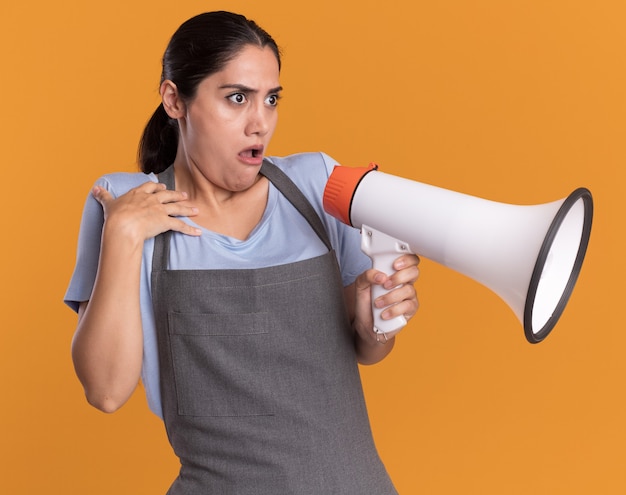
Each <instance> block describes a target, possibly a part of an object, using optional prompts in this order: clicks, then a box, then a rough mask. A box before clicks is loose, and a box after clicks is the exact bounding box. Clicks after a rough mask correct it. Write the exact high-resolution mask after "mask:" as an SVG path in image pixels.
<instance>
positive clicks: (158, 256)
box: [152, 160, 333, 270]
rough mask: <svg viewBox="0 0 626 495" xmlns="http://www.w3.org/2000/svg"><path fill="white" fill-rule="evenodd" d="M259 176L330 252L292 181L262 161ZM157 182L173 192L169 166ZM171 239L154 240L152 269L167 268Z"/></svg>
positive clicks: (169, 233)
mask: <svg viewBox="0 0 626 495" xmlns="http://www.w3.org/2000/svg"><path fill="white" fill-rule="evenodd" d="M260 173H261V175H263V176H265V177H267V179H268V180H269V181H270V182H271V183H272V184H274V186H275V187H276V189H278V190H279V191H280V192H281V193H282V195H283V196H285V198H287V199H288V200H289V202H290V203H291V204H292V205H293V206H294V207H295V208H296V210H298V211H299V212H300V214H301V215H302V216H303V217H304V218H305V220H306V221H307V222H308V223H309V225H310V226H311V228H312V229H313V230H314V231H315V233H316V234H317V236H318V237H319V238H320V240H321V241H322V242H323V243H324V245H325V246H326V248H327V249H328V250H329V251H332V249H333V246H332V244H331V242H330V239H329V237H328V233H327V232H326V229H325V228H324V224H323V223H322V220H321V219H320V216H319V215H318V214H317V212H316V211H315V209H314V208H313V206H312V205H311V203H310V202H309V200H308V199H307V198H306V196H305V195H304V194H302V191H300V189H298V186H296V185H295V184H294V183H293V181H292V180H291V179H290V178H289V177H288V176H287V174H285V172H283V171H282V170H281V169H279V168H278V167H277V166H276V165H274V164H273V163H271V162H269V161H268V160H263V165H262V166H261V170H260ZM158 179H159V182H162V183H163V184H165V186H166V187H167V189H170V190H174V187H175V184H174V167H173V166H170V167H168V168H167V169H165V170H164V171H163V172H161V173H160V174H159V175H158ZM171 237H172V231H171V230H168V231H167V232H163V233H162V234H159V235H158V236H157V237H156V238H155V240H154V253H153V255H152V269H153V270H154V269H158V267H163V268H167V265H168V260H169V254H170V238H171Z"/></svg>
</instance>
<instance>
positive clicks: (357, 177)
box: [323, 163, 378, 226]
mask: <svg viewBox="0 0 626 495" xmlns="http://www.w3.org/2000/svg"><path fill="white" fill-rule="evenodd" d="M372 170H378V165H376V164H375V163H370V164H369V165H368V166H367V167H342V166H341V165H335V168H334V169H333V171H332V173H331V174H330V177H329V178H328V182H327V183H326V189H324V198H323V204H324V210H326V213H328V214H330V215H332V216H333V217H335V218H337V219H339V220H341V221H342V222H343V223H345V224H348V225H351V226H352V222H351V221H350V207H351V206H352V198H353V197H354V193H355V191H356V189H357V187H358V186H359V183H360V182H361V180H362V179H363V177H365V175H367V174H368V173H369V172H371V171H372Z"/></svg>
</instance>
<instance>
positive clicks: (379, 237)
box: [361, 225, 414, 335]
mask: <svg viewBox="0 0 626 495" xmlns="http://www.w3.org/2000/svg"><path fill="white" fill-rule="evenodd" d="M361 250H362V251H363V252H364V253H365V254H366V255H368V256H369V257H370V258H371V260H372V268H374V269H376V270H378V271H380V272H383V273H384V274H385V275H391V274H392V273H393V272H394V271H395V270H394V268H393V263H394V261H395V260H396V259H397V258H398V257H399V256H400V255H402V254H414V253H413V252H412V251H411V248H410V246H409V245H408V244H407V243H406V242H403V241H401V240H399V239H396V238H394V237H391V236H389V235H387V234H385V233H383V232H380V231H379V230H376V229H373V228H371V227H368V226H367V225H362V226H361ZM394 288H395V287H394ZM389 290H393V289H389ZM389 290H387V289H385V288H384V287H383V286H382V285H373V286H372V312H373V315H374V332H376V333H383V334H385V335H386V334H387V333H390V332H396V331H398V330H400V329H402V328H403V327H404V326H405V325H406V324H407V321H406V318H405V317H404V316H403V315H400V316H396V317H395V318H392V319H390V320H383V319H382V317H381V313H382V312H383V311H384V310H385V309H386V308H377V307H376V306H374V301H375V300H376V299H377V298H379V297H381V296H384V295H385V294H386V293H387V292H389Z"/></svg>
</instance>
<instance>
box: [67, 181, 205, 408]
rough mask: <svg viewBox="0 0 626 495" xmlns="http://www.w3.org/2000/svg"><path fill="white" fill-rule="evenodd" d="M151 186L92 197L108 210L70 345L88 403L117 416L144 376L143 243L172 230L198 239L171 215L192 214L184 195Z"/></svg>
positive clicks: (99, 191) (99, 190) (97, 193)
mask: <svg viewBox="0 0 626 495" xmlns="http://www.w3.org/2000/svg"><path fill="white" fill-rule="evenodd" d="M164 187H165V186H164V185H162V184H156V183H154V182H147V183H145V184H143V185H141V186H139V187H137V188H135V189H132V190H130V191H129V192H128V193H126V194H124V195H123V196H120V197H119V198H117V199H113V197H112V196H111V194H110V193H109V192H108V191H106V190H105V189H103V188H100V187H96V188H94V191H93V195H94V197H95V198H96V199H97V200H98V201H99V202H100V203H101V204H102V207H103V209H104V218H105V220H104V227H103V231H102V239H101V249H100V259H99V263H98V272H97V275H96V279H95V283H94V287H93V291H92V293H91V297H90V300H89V301H85V302H82V303H81V304H80V307H79V313H78V326H77V328H76V333H75V334H74V339H73V341H72V359H73V361H74V367H75V370H76V374H77V376H78V378H79V380H80V381H81V383H82V385H83V387H84V389H85V395H86V397H87V400H88V402H89V403H90V404H92V405H93V406H94V407H96V408H98V409H100V410H102V411H105V412H113V411H115V410H117V409H118V408H119V407H121V406H122V405H123V404H124V403H125V402H126V401H127V400H128V398H129V397H130V395H131V394H132V392H133V391H134V389H135V387H136V386H137V383H138V382H139V376H140V373H141V365H142V354H143V335H142V327H141V310H140V303H139V290H140V270H141V259H142V253H143V244H144V241H145V240H146V239H148V238H150V237H154V236H156V235H158V234H160V233H161V232H165V231H167V230H174V231H178V232H182V233H185V234H189V235H199V231H198V230H197V229H194V228H192V227H191V226H189V225H188V224H186V223H185V222H183V221H182V220H180V219H177V218H173V216H183V215H184V216H191V215H195V214H196V213H197V211H196V210H195V209H193V208H189V207H184V206H182V205H180V204H179V201H184V200H185V199H186V195H185V194H184V193H181V192H176V191H166V190H165V189H164Z"/></svg>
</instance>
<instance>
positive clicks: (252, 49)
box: [176, 45, 281, 191]
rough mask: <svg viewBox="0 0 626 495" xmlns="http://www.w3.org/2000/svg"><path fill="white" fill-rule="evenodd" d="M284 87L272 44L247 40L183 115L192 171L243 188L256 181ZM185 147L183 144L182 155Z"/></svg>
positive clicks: (182, 127) (201, 86)
mask: <svg viewBox="0 0 626 495" xmlns="http://www.w3.org/2000/svg"><path fill="white" fill-rule="evenodd" d="M280 91H281V87H280V82H279V69H278V61H277V59H276V56H275V55H274V52H273V51H272V50H271V49H270V48H269V47H266V48H259V47H257V46H253V45H247V46H246V47H244V48H243V49H242V50H241V51H240V52H239V54H238V55H237V56H236V57H235V58H233V59H232V60H231V61H230V62H229V63H228V64H227V65H226V66H225V67H224V68H223V69H222V70H221V71H220V72H217V73H215V74H212V75H211V76H208V77H207V78H206V79H204V80H203V81H202V82H201V83H200V84H199V86H198V90H197V94H196V96H195V97H194V98H193V100H191V101H190V102H187V104H186V105H185V109H184V117H183V118H182V119H179V120H178V122H179V129H180V137H181V143H182V146H183V149H182V154H183V156H182V157H181V156H177V157H176V161H177V162H178V161H179V160H180V159H181V158H182V159H183V160H184V161H185V162H186V163H185V164H186V165H187V166H188V167H190V168H191V172H192V174H194V175H195V174H196V173H200V174H201V176H203V177H204V178H206V179H207V180H208V181H209V182H211V183H212V184H213V185H215V186H217V187H219V188H222V189H225V190H228V191H241V190H245V189H247V188H248V187H250V186H251V185H252V184H253V183H254V182H255V180H256V178H257V174H258V172H259V169H260V167H261V164H262V162H263V155H264V152H265V150H266V149H267V146H268V145H269V142H270V139H271V138H272V135H273V133H274V129H275V128H276V122H277V119H278V112H277V104H278V99H279V93H280ZM180 154H181V150H180V148H179V155H180Z"/></svg>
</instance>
